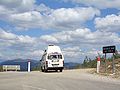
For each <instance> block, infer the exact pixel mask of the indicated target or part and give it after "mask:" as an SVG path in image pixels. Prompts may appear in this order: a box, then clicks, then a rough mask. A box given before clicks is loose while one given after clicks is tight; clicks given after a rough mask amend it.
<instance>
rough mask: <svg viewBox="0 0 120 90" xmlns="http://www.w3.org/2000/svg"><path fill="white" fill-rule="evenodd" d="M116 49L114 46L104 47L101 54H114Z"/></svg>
mask: <svg viewBox="0 0 120 90" xmlns="http://www.w3.org/2000/svg"><path fill="white" fill-rule="evenodd" d="M115 51H116V47H115V46H105V47H103V53H115Z"/></svg>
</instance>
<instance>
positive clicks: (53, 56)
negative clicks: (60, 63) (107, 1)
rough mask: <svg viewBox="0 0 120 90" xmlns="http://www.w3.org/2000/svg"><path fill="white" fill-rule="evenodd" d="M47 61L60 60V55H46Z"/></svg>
mask: <svg viewBox="0 0 120 90" xmlns="http://www.w3.org/2000/svg"><path fill="white" fill-rule="evenodd" d="M48 59H50V60H52V59H62V55H48Z"/></svg>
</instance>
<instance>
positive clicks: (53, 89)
mask: <svg viewBox="0 0 120 90" xmlns="http://www.w3.org/2000/svg"><path fill="white" fill-rule="evenodd" d="M0 90H120V80H116V79H112V78H107V77H103V76H98V75H94V74H89V73H86V71H85V70H65V71H63V72H62V73H60V72H48V73H42V72H30V73H28V72H1V73H0Z"/></svg>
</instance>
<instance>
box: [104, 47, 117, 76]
mask: <svg viewBox="0 0 120 90" xmlns="http://www.w3.org/2000/svg"><path fill="white" fill-rule="evenodd" d="M115 52H116V47H115V46H105V47H103V53H104V54H105V72H106V71H107V65H106V54H107V53H113V60H112V67H113V70H112V72H113V74H114V73H115V65H114V53H115Z"/></svg>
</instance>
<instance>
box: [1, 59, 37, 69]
mask: <svg viewBox="0 0 120 90" xmlns="http://www.w3.org/2000/svg"><path fill="white" fill-rule="evenodd" d="M29 61H30V62H31V70H32V68H34V67H36V66H38V65H39V61H37V60H31V59H29ZM0 65H20V70H21V71H27V67H28V60H27V59H14V60H6V61H3V62H1V63H0Z"/></svg>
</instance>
